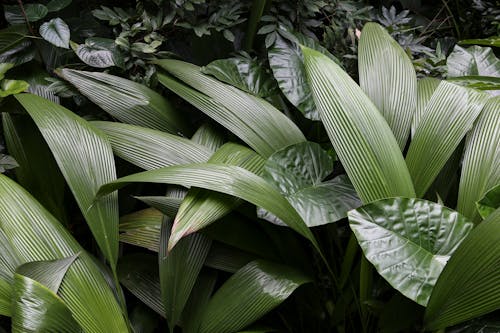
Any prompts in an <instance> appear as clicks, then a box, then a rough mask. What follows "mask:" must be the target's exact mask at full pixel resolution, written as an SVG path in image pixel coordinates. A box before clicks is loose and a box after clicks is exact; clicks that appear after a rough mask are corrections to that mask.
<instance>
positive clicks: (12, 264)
mask: <svg viewBox="0 0 500 333" xmlns="http://www.w3.org/2000/svg"><path fill="white" fill-rule="evenodd" d="M0 253H1V254H2V255H0V315H2V316H9V317H10V316H11V315H12V306H11V298H12V295H11V294H12V291H13V284H14V279H13V278H14V272H15V271H16V267H17V266H19V265H20V264H21V262H22V259H21V258H20V256H19V255H18V254H17V253H16V251H15V250H14V249H13V247H12V245H11V243H10V241H9V240H8V239H7V237H6V236H5V234H4V232H3V230H2V229H1V228H0Z"/></svg>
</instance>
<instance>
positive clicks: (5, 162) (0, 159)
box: [0, 154, 19, 173]
mask: <svg viewBox="0 0 500 333" xmlns="http://www.w3.org/2000/svg"><path fill="white" fill-rule="evenodd" d="M18 166H19V164H18V163H17V161H16V160H15V159H14V158H13V157H12V156H9V155H5V154H0V173H3V172H5V170H10V169H14V168H17V167H18Z"/></svg>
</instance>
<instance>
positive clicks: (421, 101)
mask: <svg viewBox="0 0 500 333" xmlns="http://www.w3.org/2000/svg"><path fill="white" fill-rule="evenodd" d="M440 82H441V81H440V80H438V79H434V78H429V77H427V78H424V79H421V80H418V82H417V106H416V109H415V114H414V115H413V120H412V123H411V137H412V139H413V136H414V135H415V130H416V129H417V127H418V125H419V123H420V119H421V118H422V115H423V114H424V112H425V108H426V107H427V104H429V100H430V99H431V97H432V95H433V94H434V91H435V90H436V88H437V87H438V86H439V83H440Z"/></svg>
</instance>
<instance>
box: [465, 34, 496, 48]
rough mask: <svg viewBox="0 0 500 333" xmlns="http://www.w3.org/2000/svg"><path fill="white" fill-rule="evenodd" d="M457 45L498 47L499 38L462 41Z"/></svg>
mask: <svg viewBox="0 0 500 333" xmlns="http://www.w3.org/2000/svg"><path fill="white" fill-rule="evenodd" d="M458 43H459V44H461V45H467V44H475V45H486V46H496V47H500V36H491V37H489V38H481V39H463V40H461V41H460V42H458Z"/></svg>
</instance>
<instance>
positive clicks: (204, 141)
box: [191, 123, 225, 151]
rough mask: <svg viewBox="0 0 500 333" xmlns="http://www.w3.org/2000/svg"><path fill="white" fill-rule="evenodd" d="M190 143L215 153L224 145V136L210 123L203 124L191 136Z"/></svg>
mask: <svg viewBox="0 0 500 333" xmlns="http://www.w3.org/2000/svg"><path fill="white" fill-rule="evenodd" d="M191 141H193V142H196V143H197V144H200V145H202V146H205V147H207V148H208V149H210V150H211V151H216V150H217V149H219V148H220V147H221V146H222V145H223V144H224V141H225V139H224V135H223V133H221V132H220V131H218V130H217V128H215V126H214V125H212V124H210V123H204V124H203V125H201V126H200V127H199V128H198V129H197V130H196V132H195V133H194V134H193V137H192V138H191Z"/></svg>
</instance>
